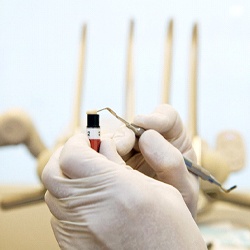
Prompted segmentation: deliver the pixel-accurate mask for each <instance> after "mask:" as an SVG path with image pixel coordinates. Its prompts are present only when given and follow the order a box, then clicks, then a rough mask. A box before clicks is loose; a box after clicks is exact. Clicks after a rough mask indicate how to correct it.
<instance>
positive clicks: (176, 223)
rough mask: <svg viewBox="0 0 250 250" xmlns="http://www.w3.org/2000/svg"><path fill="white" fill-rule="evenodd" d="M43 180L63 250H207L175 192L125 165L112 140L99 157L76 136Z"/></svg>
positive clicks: (55, 157)
mask: <svg viewBox="0 0 250 250" xmlns="http://www.w3.org/2000/svg"><path fill="white" fill-rule="evenodd" d="M151 132H152V131H151ZM151 132H150V131H149V133H145V135H144V136H143V137H142V138H141V139H142V140H144V139H145V140H146V138H147V134H148V135H149V134H150V133H151ZM154 133H155V132H154ZM143 138H144V139H143ZM156 144H158V142H156ZM159 146H161V142H160V143H159ZM147 147H149V148H150V147H151V145H145V150H146V148H147ZM148 150H149V149H148ZM174 159H175V158H173V161H174ZM178 162H179V161H178V160H177V163H178ZM184 177H185V176H184ZM42 179H43V182H44V185H45V186H46V188H47V189H48V191H47V193H46V196H45V200H46V203H47V205H48V207H49V208H50V211H51V213H52V214H53V216H54V217H53V218H52V228H53V230H54V234H55V237H56V239H57V241H58V243H59V245H60V247H61V248H62V249H67V250H68V249H91V250H92V249H114V250H118V249H119V250H120V249H129V250H131V249H132V250H133V249H138V250H139V249H140V250H141V249H143V250H147V249H150V250H151V249H164V250H165V249H175V250H176V249H180V250H183V249H190V250H193V249H199V250H200V249H206V246H205V243H204V241H203V239H202V237H201V235H200V232H199V229H198V227H197V225H196V223H195V221H194V220H193V217H192V216H191V213H190V212H189V210H188V208H187V206H186V205H185V203H184V201H183V198H182V196H181V195H180V193H179V191H178V190H177V189H175V188H173V187H172V186H171V185H168V184H165V183H163V182H160V181H157V180H155V179H152V178H150V177H148V176H146V175H144V174H142V173H140V172H138V171H135V170H133V169H132V168H130V167H129V166H127V165H126V164H125V163H124V162H123V160H122V159H121V157H120V156H119V155H118V154H117V151H116V147H115V144H114V142H113V141H112V140H111V139H106V140H103V141H102V143H101V147H100V153H97V152H95V151H94V150H92V149H91V148H90V146H89V141H88V138H87V137H86V136H85V135H84V134H79V135H75V136H74V137H72V138H71V139H70V140H69V141H68V142H67V143H66V144H65V145H64V147H63V148H61V149H59V150H58V151H57V152H56V153H55V154H54V155H53V156H52V157H51V159H50V160H49V162H48V164H47V165H46V167H45V169H44V172H43V175H42Z"/></svg>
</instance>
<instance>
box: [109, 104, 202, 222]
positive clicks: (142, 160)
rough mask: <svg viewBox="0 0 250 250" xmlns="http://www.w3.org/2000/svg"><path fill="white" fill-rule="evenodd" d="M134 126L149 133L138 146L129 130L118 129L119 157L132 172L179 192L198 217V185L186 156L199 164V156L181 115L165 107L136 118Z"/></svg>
mask: <svg viewBox="0 0 250 250" xmlns="http://www.w3.org/2000/svg"><path fill="white" fill-rule="evenodd" d="M133 123H134V124H135V125H138V126H140V127H142V128H144V129H146V131H145V132H144V133H143V134H142V136H141V137H140V139H139V140H138V141H137V142H135V136H134V133H133V132H132V131H131V130H130V129H128V128H127V127H123V128H121V129H119V130H118V131H117V132H116V133H115V134H114V136H113V139H114V140H115V142H116V147H117V150H118V152H119V154H120V155H121V156H122V157H123V159H124V160H125V161H126V163H127V164H128V165H129V166H131V167H132V168H133V169H136V170H139V171H140V172H142V173H144V174H146V175H148V176H150V177H154V178H155V179H157V180H159V181H162V182H164V183H167V184H170V185H172V186H174V187H175V188H177V189H178V190H179V191H180V193H181V194H182V196H183V199H184V201H185V202H186V204H187V206H188V208H189V210H190V212H191V213H192V215H193V217H195V216H196V212H197V201H198V194H199V181H198V177H197V176H195V175H193V174H192V173H190V172H189V171H188V170H187V167H186V166H185V163H184V159H183V156H185V157H186V158H188V159H190V160H192V161H193V162H196V155H195V152H194V149H193V147H192V142H191V139H190V137H189V136H188V135H187V132H186V130H185V129H184V126H183V124H182V121H181V119H180V116H179V114H178V113H177V112H176V111H175V109H173V107H172V106H170V105H168V104H163V105H159V106H158V107H157V108H156V109H155V111H154V112H153V113H152V114H149V115H139V116H136V117H135V119H134V122H133ZM135 143H136V145H135Z"/></svg>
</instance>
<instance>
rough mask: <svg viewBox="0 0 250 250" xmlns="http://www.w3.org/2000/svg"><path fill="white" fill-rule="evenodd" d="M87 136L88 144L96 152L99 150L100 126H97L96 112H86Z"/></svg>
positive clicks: (97, 117)
mask: <svg viewBox="0 0 250 250" xmlns="http://www.w3.org/2000/svg"><path fill="white" fill-rule="evenodd" d="M86 132H87V136H88V138H89V141H90V146H91V148H93V149H94V150H96V151H97V152H98V151H99V148H100V144H101V140H100V135H101V132H100V126H99V115H98V114H87V128H86Z"/></svg>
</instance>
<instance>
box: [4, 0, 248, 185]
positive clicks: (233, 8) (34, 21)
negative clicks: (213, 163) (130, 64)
mask: <svg viewBox="0 0 250 250" xmlns="http://www.w3.org/2000/svg"><path fill="white" fill-rule="evenodd" d="M249 13H250V2H249V1H247V0H245V1H243V0H242V1H232V0H231V1H229V0H223V1H219V2H218V1H215V0H213V1H184V0H183V1H163V0H162V1H153V0H152V1H149V0H145V1H134V0H133V1H132V0H126V1H86V0H82V1H58V0H54V1H48V0H44V1H28V0H24V1H17V0H8V1H7V0H2V1H1V8H0V55H1V56H0V82H1V84H0V86H1V89H0V113H2V112H4V111H5V110H7V109H9V108H12V107H16V106H18V107H21V108H23V109H24V110H26V111H27V112H28V113H29V114H30V116H31V118H32V119H33V121H34V123H35V125H36V127H37V129H38V131H39V133H40V135H41V137H42V138H43V140H44V142H45V143H46V145H47V146H48V147H52V146H53V143H54V142H55V140H56V138H57V137H58V136H59V135H60V134H61V133H62V131H63V130H64V129H65V128H66V127H67V125H68V124H69V121H70V118H71V111H72V107H73V98H74V94H75V93H74V88H75V81H76V74H77V63H78V51H79V40H80V33H81V26H82V25H83V24H84V23H87V24H88V32H87V38H88V45H87V62H86V63H87V67H86V75H85V88H84V93H83V97H84V101H83V117H84V114H85V112H86V110H89V109H95V108H102V107H105V106H110V107H111V108H113V109H114V110H115V111H116V112H117V113H119V114H123V113H124V96H123V91H124V82H125V65H126V54H125V52H126V48H127V35H128V27H129V20H130V18H134V20H135V48H134V51H135V55H134V59H135V60H134V64H135V83H136V113H148V112H150V111H151V110H152V109H153V108H154V107H155V106H156V105H157V104H158V103H159V102H160V96H161V94H160V91H161V81H162V76H163V72H162V66H163V51H164V48H163V44H164V36H165V30H166V27H167V24H168V21H169V20H170V19H171V18H173V19H174V60H173V75H172V91H171V103H172V104H173V106H174V107H175V108H176V109H177V110H178V111H179V112H180V114H181V116H182V118H183V120H184V121H186V120H187V83H188V66H189V65H188V56H189V46H190V38H191V29H192V25H193V24H194V22H198V23H199V31H200V32H199V34H200V39H199V40H200V55H199V62H200V64H199V78H198V79H199V80H198V82H199V91H198V92H199V132H200V135H201V136H202V138H204V139H205V140H206V141H207V142H208V143H209V144H210V145H211V146H212V147H213V146H214V142H215V140H216V135H217V134H218V133H219V132H220V131H221V130H225V129H235V130H238V131H239V132H240V133H241V134H242V135H243V136H244V139H245V142H246V144H247V148H248V149H247V152H248V155H249V148H250V147H249V142H250V134H249V131H248V130H249V124H250V122H249V120H250V115H249V107H250V100H249V90H250V84H249V78H250V76H249V70H250V32H249V28H250V15H249ZM141 90H143V91H141ZM0 163H1V164H0V182H1V183H31V184H32V183H37V182H38V181H39V180H38V178H37V176H36V162H35V160H34V159H32V158H31V157H30V156H29V155H28V153H27V150H26V148H25V147H23V146H16V147H13V148H12V147H7V148H1V150H0ZM249 175H250V169H249V161H248V162H247V168H246V169H245V170H243V171H241V172H240V173H238V174H234V175H233V176H232V177H231V178H230V180H229V184H228V185H230V183H231V184H238V186H239V187H249V185H250V184H249V181H248V180H249Z"/></svg>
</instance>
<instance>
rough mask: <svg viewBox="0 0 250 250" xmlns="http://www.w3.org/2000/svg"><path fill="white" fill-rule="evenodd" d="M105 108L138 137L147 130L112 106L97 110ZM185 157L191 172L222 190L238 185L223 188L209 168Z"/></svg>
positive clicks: (226, 190)
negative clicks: (121, 115)
mask: <svg viewBox="0 0 250 250" xmlns="http://www.w3.org/2000/svg"><path fill="white" fill-rule="evenodd" d="M103 110H108V111H109V112H110V113H111V114H112V115H113V116H115V117H116V118H117V119H118V120H120V121H121V122H122V123H124V124H125V125H126V127H127V128H129V129H131V130H132V131H133V132H134V133H135V136H136V137H140V136H141V135H142V134H143V133H144V132H145V129H143V128H141V127H138V126H136V125H135V124H133V123H129V122H127V121H126V120H124V119H123V118H122V117H120V116H118V115H117V114H116V113H115V112H114V111H113V110H112V109H111V108H108V107H106V108H103V109H99V110H97V112H100V111H103ZM183 158H184V162H185V165H186V167H187V169H188V170H189V171H190V172H191V173H193V174H195V175H197V176H199V177H200V178H201V179H202V180H204V181H209V182H210V183H213V184H215V185H217V186H219V187H220V189H221V190H222V191H224V192H225V193H229V192H230V191H232V190H233V189H235V188H236V187H237V186H236V185H234V186H232V187H231V188H229V189H225V188H223V187H222V185H221V183H220V182H219V181H218V180H216V178H215V177H214V176H213V175H211V174H210V173H209V171H208V170H206V169H205V168H203V167H201V166H199V165H198V164H196V163H194V162H192V161H191V160H189V159H187V158H186V157H184V156H183Z"/></svg>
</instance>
